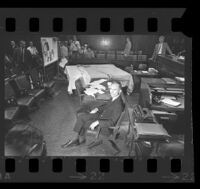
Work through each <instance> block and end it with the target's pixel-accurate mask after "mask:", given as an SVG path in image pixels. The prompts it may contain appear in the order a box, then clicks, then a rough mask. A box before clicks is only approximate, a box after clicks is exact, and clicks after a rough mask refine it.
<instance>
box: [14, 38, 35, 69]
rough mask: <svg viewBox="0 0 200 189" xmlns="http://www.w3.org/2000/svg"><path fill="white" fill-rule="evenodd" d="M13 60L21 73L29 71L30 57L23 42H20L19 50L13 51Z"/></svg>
mask: <svg viewBox="0 0 200 189" xmlns="http://www.w3.org/2000/svg"><path fill="white" fill-rule="evenodd" d="M13 59H14V61H15V64H16V66H17V67H18V69H20V71H21V72H24V73H27V72H28V71H29V70H30V68H31V65H32V56H31V53H30V51H28V50H27V49H26V42H25V41H20V46H19V48H17V49H15V51H14V57H13Z"/></svg>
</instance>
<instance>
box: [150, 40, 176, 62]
mask: <svg viewBox="0 0 200 189" xmlns="http://www.w3.org/2000/svg"><path fill="white" fill-rule="evenodd" d="M159 45H160V44H159V43H158V44H156V46H155V49H154V52H153V56H152V58H153V60H155V59H156V57H157V55H158V52H159V50H160V49H159ZM167 51H168V53H169V54H170V55H171V54H173V53H172V51H171V49H170V48H169V45H168V44H167V43H166V42H164V43H163V46H162V51H161V55H166V52H167Z"/></svg>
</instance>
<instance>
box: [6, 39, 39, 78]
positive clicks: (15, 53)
mask: <svg viewBox="0 0 200 189" xmlns="http://www.w3.org/2000/svg"><path fill="white" fill-rule="evenodd" d="M4 63H5V64H4V68H5V74H6V76H9V75H12V74H21V73H25V74H27V73H28V72H29V71H30V70H31V69H32V68H36V67H39V66H40V65H41V64H42V59H41V56H40V55H39V52H38V50H37V48H36V47H35V46H34V44H33V42H32V41H30V42H29V46H28V47H27V46H26V41H24V40H21V41H20V42H19V45H18V44H16V42H15V41H11V42H10V45H9V46H8V48H7V49H6V52H5V56H4Z"/></svg>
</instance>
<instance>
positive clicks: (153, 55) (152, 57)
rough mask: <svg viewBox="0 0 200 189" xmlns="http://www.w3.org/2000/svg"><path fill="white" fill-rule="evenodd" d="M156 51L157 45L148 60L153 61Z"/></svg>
mask: <svg viewBox="0 0 200 189" xmlns="http://www.w3.org/2000/svg"><path fill="white" fill-rule="evenodd" d="M156 49H157V44H156V45H155V48H154V50H153V54H152V57H151V58H150V59H151V60H154V59H155V57H156Z"/></svg>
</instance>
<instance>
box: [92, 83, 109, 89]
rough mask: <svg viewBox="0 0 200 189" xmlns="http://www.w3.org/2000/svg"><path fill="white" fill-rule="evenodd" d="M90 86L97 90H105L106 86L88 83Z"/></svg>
mask: <svg viewBox="0 0 200 189" xmlns="http://www.w3.org/2000/svg"><path fill="white" fill-rule="evenodd" d="M90 88H93V89H97V90H106V87H105V86H103V85H100V84H99V85H98V84H96V85H90Z"/></svg>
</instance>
